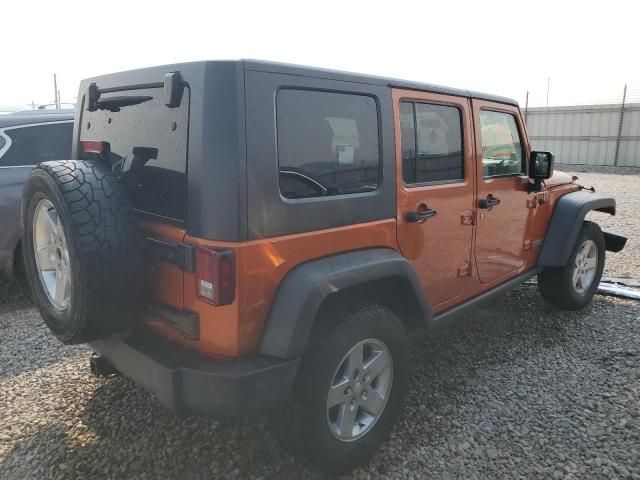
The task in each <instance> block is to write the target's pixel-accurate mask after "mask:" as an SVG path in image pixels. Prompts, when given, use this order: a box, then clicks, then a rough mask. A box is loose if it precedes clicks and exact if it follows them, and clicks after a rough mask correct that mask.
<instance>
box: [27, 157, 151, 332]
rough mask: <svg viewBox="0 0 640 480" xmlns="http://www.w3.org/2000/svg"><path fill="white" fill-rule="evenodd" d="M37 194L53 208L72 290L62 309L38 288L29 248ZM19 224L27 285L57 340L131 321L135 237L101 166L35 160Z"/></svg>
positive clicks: (123, 195)
mask: <svg viewBox="0 0 640 480" xmlns="http://www.w3.org/2000/svg"><path fill="white" fill-rule="evenodd" d="M42 198H46V199H48V200H49V201H50V202H51V203H52V204H53V205H54V207H55V208H56V210H57V212H58V215H59V218H60V220H61V222H62V224H63V227H64V230H65V233H66V238H67V245H68V248H69V254H70V263H71V278H72V295H71V302H70V305H69V307H68V308H67V309H65V310H64V311H62V312H61V311H59V310H56V309H55V308H54V307H53V306H52V305H51V303H50V302H49V300H48V298H47V296H46V294H45V292H44V290H43V287H42V285H41V282H40V279H39V274H38V271H37V267H36V263H35V255H34V252H33V215H34V210H35V206H36V205H37V203H38V201H39V200H40V199H42ZM22 226H23V238H24V243H23V249H22V252H23V258H24V265H25V270H26V273H27V278H28V281H29V285H30V287H31V289H32V292H33V296H34V300H35V303H36V306H37V307H38V309H39V311H40V313H41V315H42V317H43V319H44V321H45V322H46V323H47V325H48V326H49V328H50V329H51V330H52V331H53V333H54V334H55V335H56V336H57V337H58V339H60V340H61V341H62V342H64V343H67V344H76V343H84V342H87V341H91V340H96V339H100V338H104V337H107V336H109V335H111V334H114V333H117V332H119V331H121V330H123V329H125V328H127V327H129V326H131V325H132V322H133V320H134V318H135V317H136V311H137V308H138V306H139V305H140V300H141V298H142V297H143V292H142V290H141V289H142V282H141V281H140V280H141V276H142V269H143V260H142V253H143V249H142V236H141V232H140V231H139V228H138V225H137V223H136V219H135V216H134V214H133V211H132V207H131V203H130V200H129V196H128V193H127V191H126V189H125V186H124V185H123V184H122V182H121V181H120V180H119V179H118V178H117V177H116V176H115V175H114V174H113V173H112V171H111V168H110V167H109V166H108V165H106V164H105V163H102V162H99V161H81V160H61V161H51V162H44V163H41V164H39V165H37V166H36V167H35V168H34V169H33V171H32V172H31V175H30V176H29V178H28V180H27V182H26V185H25V189H24V193H23V205H22Z"/></svg>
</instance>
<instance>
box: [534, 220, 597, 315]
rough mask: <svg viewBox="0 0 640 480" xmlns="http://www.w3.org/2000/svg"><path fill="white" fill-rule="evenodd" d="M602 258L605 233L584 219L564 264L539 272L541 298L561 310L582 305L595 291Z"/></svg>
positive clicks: (579, 307)
mask: <svg viewBox="0 0 640 480" xmlns="http://www.w3.org/2000/svg"><path fill="white" fill-rule="evenodd" d="M604 259H605V244H604V235H603V234H602V230H600V227H599V226H598V224H596V223H593V222H584V224H583V225H582V229H581V230H580V234H579V235H578V240H577V241H576V244H575V246H574V247H573V250H572V251H571V255H570V256H569V261H568V262H567V264H566V265H565V266H564V267H559V268H545V269H543V270H542V272H541V273H540V275H538V287H539V289H540V293H541V295H542V298H543V299H544V300H545V301H546V302H547V303H549V304H551V305H553V306H555V307H558V308H562V309H564V310H579V309H581V308H583V307H585V306H586V305H587V304H588V303H589V302H590V301H591V299H592V298H593V296H594V295H595V293H596V292H597V291H598V285H599V284H600V279H601V278H602V272H603V270H604Z"/></svg>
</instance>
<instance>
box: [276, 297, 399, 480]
mask: <svg viewBox="0 0 640 480" xmlns="http://www.w3.org/2000/svg"><path fill="white" fill-rule="evenodd" d="M312 341H313V343H312V345H310V350H309V352H308V353H307V354H305V357H304V359H303V363H302V366H301V370H300V373H299V376H298V382H297V387H296V392H295V395H294V399H293V401H292V403H291V405H289V406H288V408H287V409H286V410H285V411H283V412H282V413H280V414H279V415H277V416H276V417H275V418H274V421H275V423H276V425H275V427H276V431H277V433H278V435H279V437H280V440H281V441H283V442H284V443H285V445H286V446H288V447H290V448H292V449H294V450H295V451H296V452H297V453H300V454H302V455H303V456H304V457H306V458H307V459H309V460H310V461H311V462H312V463H313V464H314V465H316V466H317V467H318V468H320V469H321V470H324V471H327V472H330V473H344V472H347V471H349V470H351V469H353V468H354V467H356V466H357V465H359V464H361V463H363V462H365V461H367V460H368V459H369V458H370V457H371V456H372V455H373V454H374V453H375V452H376V451H377V449H378V448H379V446H380V445H381V444H382V443H383V442H384V441H385V439H386V438H387V436H388V435H389V432H390V431H391V429H392V428H393V425H394V423H395V421H396V419H397V417H398V414H399V413H400V409H401V406H402V402H403V399H404V394H405V390H406V385H407V378H408V369H409V348H408V345H407V337H406V333H405V329H404V326H403V325H402V322H401V321H400V320H399V319H398V317H397V316H396V315H395V314H394V313H393V312H391V311H390V310H388V309H386V308H384V307H380V306H367V307H364V308H362V309H360V310H358V311H356V312H354V313H352V314H351V315H349V316H348V317H347V318H346V319H345V320H344V321H343V322H342V323H339V324H338V325H337V326H336V327H335V328H334V329H333V330H331V331H330V332H327V333H326V334H324V335H322V336H320V337H319V338H314V339H313V340H312Z"/></svg>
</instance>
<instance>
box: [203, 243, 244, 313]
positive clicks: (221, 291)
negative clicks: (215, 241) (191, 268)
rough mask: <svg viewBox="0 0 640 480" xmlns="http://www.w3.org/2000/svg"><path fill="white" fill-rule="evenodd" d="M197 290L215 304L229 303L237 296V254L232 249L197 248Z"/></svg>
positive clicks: (204, 298) (205, 298)
mask: <svg viewBox="0 0 640 480" xmlns="http://www.w3.org/2000/svg"><path fill="white" fill-rule="evenodd" d="M196 292H197V295H198V298H200V299H202V300H204V301H205V302H208V303H211V304H213V305H228V304H230V303H232V302H233V299H234V297H235V256H234V253H233V251H232V250H209V249H206V248H198V249H197V250H196Z"/></svg>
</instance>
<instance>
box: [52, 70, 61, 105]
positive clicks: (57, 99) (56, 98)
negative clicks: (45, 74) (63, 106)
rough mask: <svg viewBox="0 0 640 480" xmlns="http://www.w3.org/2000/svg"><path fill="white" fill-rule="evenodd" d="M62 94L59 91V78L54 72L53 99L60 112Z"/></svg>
mask: <svg viewBox="0 0 640 480" xmlns="http://www.w3.org/2000/svg"><path fill="white" fill-rule="evenodd" d="M59 95H60V92H59V91H58V78H57V77H56V74H55V72H54V74H53V98H54V103H55V104H56V108H57V109H58V110H60V97H59Z"/></svg>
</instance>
